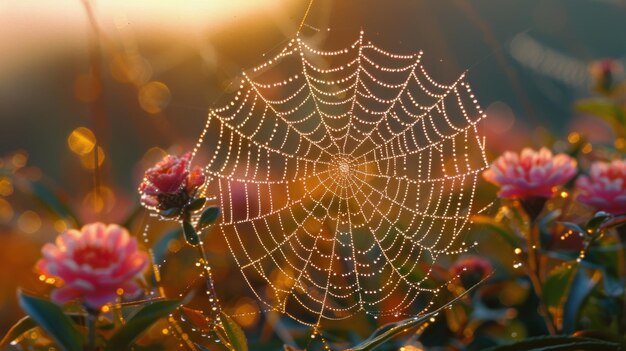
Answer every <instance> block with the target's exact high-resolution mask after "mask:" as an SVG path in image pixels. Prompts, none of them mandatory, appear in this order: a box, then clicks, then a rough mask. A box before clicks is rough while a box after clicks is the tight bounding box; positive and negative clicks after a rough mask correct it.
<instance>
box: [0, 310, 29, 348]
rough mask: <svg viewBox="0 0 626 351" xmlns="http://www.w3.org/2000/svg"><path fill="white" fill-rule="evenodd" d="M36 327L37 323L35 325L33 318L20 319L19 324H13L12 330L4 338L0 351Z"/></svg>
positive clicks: (0, 344) (0, 343)
mask: <svg viewBox="0 0 626 351" xmlns="http://www.w3.org/2000/svg"><path fill="white" fill-rule="evenodd" d="M36 327H37V323H35V321H34V320H33V319H32V318H30V317H28V316H26V317H24V318H22V319H20V320H19V321H18V322H17V323H15V324H13V326H12V327H11V329H9V331H8V332H7V333H6V334H5V335H4V337H3V338H2V341H0V349H4V348H5V347H6V346H7V345H8V344H9V343H10V342H11V341H13V340H15V339H17V338H19V337H20V336H22V334H24V333H26V332H27V331H29V330H31V329H33V328H36Z"/></svg>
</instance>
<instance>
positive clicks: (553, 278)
mask: <svg viewBox="0 0 626 351" xmlns="http://www.w3.org/2000/svg"><path fill="white" fill-rule="evenodd" d="M577 270H578V265H577V264H574V263H564V264H562V265H560V266H558V267H557V268H555V269H553V270H552V271H551V272H550V273H548V276H547V277H546V278H545V280H544V283H543V300H544V303H545V304H546V306H547V307H548V311H549V312H550V314H552V315H553V316H554V317H555V318H556V319H557V320H562V316H563V305H565V301H566V300H567V296H568V293H569V291H570V286H571V283H572V281H573V280H574V275H575V274H576V271H577Z"/></svg>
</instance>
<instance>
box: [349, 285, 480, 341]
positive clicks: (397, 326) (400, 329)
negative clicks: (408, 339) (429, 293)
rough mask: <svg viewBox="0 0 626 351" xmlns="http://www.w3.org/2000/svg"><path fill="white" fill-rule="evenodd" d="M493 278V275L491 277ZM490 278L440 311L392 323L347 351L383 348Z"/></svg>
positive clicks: (463, 294)
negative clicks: (388, 342)
mask: <svg viewBox="0 0 626 351" xmlns="http://www.w3.org/2000/svg"><path fill="white" fill-rule="evenodd" d="M490 276H491V275H490ZM490 276H487V277H486V278H483V280H481V281H480V282H479V283H478V284H476V285H474V286H472V287H471V288H469V289H467V290H466V291H464V292H463V293H462V294H461V295H459V296H457V297H455V298H454V299H452V300H451V301H450V302H448V303H446V304H445V305H443V306H441V307H439V308H438V309H436V310H434V311H432V312H429V313H426V314H423V315H421V316H419V317H414V318H409V319H405V320H402V321H399V322H396V323H390V324H387V325H384V326H382V327H380V328H378V329H377V330H376V331H375V332H374V333H373V334H372V335H371V336H370V337H369V338H367V339H365V340H364V341H363V342H362V343H360V344H358V345H357V346H355V347H353V348H350V349H348V350H346V351H367V350H374V349H375V348H377V347H378V346H381V345H382V344H384V343H385V342H387V341H389V340H390V339H392V338H394V337H396V336H398V335H400V334H402V333H406V332H407V330H408V329H412V328H416V327H418V326H420V325H422V324H424V322H426V321H427V320H428V319H430V318H431V317H433V316H435V315H437V314H438V313H439V312H441V311H443V310H444V309H446V308H448V307H450V306H451V305H452V304H453V303H455V302H457V301H459V300H460V299H461V298H463V297H464V296H465V295H467V294H468V293H469V292H470V291H472V290H474V289H475V288H476V287H477V286H479V285H480V284H481V283H482V282H484V281H485V280H487V279H488V278H489V277H490Z"/></svg>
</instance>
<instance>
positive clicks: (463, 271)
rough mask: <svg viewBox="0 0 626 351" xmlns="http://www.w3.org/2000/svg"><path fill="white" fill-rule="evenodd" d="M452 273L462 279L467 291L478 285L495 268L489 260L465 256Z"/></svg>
mask: <svg viewBox="0 0 626 351" xmlns="http://www.w3.org/2000/svg"><path fill="white" fill-rule="evenodd" d="M450 271H451V273H452V274H453V275H455V276H456V275H458V276H460V277H461V283H462V284H463V286H464V287H465V288H466V289H469V288H471V287H472V286H474V285H476V284H478V283H479V282H480V281H481V280H483V279H484V278H485V277H487V276H488V275H489V274H491V273H492V272H493V266H492V265H491V262H489V261H488V260H486V259H484V258H481V257H478V256H465V257H462V258H460V259H459V260H458V261H456V262H455V263H454V265H453V266H452V268H450Z"/></svg>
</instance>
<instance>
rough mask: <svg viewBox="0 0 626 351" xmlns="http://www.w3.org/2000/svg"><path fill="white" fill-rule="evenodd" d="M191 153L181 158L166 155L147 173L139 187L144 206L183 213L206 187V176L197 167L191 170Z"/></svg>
mask: <svg viewBox="0 0 626 351" xmlns="http://www.w3.org/2000/svg"><path fill="white" fill-rule="evenodd" d="M190 160H191V153H186V154H184V155H182V156H181V157H177V156H173V155H167V156H165V157H164V158H163V159H162V160H161V161H159V162H158V163H157V164H156V165H154V166H153V167H151V168H150V169H148V170H147V171H146V172H145V174H144V179H143V181H142V182H141V184H140V185H139V194H140V195H141V203H142V204H143V205H144V206H145V207H147V208H149V209H153V210H159V211H165V210H171V209H179V210H182V209H183V208H184V207H185V206H187V205H188V204H189V203H190V201H191V200H193V199H194V196H195V193H196V191H197V190H198V188H199V187H200V186H201V185H202V184H203V183H204V179H205V177H204V174H202V169H201V168H200V167H198V166H196V167H194V168H193V169H190V168H191V167H190V164H189V161H190Z"/></svg>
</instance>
